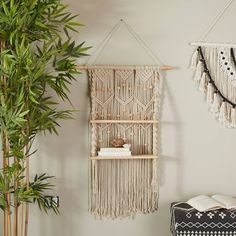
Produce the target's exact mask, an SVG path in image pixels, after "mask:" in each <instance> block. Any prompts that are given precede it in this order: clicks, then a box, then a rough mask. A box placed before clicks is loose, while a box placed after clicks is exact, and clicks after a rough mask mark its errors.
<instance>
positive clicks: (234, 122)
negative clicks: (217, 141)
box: [230, 107, 236, 128]
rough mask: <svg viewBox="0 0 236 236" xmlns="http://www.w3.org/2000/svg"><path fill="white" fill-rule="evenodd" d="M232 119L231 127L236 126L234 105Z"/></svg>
mask: <svg viewBox="0 0 236 236" xmlns="http://www.w3.org/2000/svg"><path fill="white" fill-rule="evenodd" d="M230 120H231V127H233V128H236V109H235V108H234V107H233V108H231V114H230Z"/></svg>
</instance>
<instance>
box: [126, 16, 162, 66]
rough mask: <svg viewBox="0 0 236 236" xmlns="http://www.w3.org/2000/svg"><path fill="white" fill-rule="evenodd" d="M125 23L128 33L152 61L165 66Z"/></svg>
mask: <svg viewBox="0 0 236 236" xmlns="http://www.w3.org/2000/svg"><path fill="white" fill-rule="evenodd" d="M122 21H123V23H124V26H125V27H126V29H127V30H128V32H129V33H130V34H131V35H132V36H133V37H134V38H135V39H136V41H137V42H138V44H139V45H141V47H142V48H143V49H144V50H145V51H146V53H147V54H148V55H149V56H150V57H151V58H152V60H153V61H154V62H155V64H157V65H164V63H163V62H162V61H161V59H160V58H158V57H157V55H155V53H154V52H153V51H152V50H151V49H150V47H149V46H148V45H147V44H146V43H145V42H144V40H143V39H142V38H141V37H140V36H139V35H138V34H137V32H136V31H134V29H133V28H132V27H131V26H130V25H129V24H128V23H126V22H125V21H124V20H122Z"/></svg>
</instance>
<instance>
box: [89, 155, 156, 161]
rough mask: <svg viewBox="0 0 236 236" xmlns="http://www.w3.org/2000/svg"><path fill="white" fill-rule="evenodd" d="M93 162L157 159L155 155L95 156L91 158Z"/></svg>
mask: <svg viewBox="0 0 236 236" xmlns="http://www.w3.org/2000/svg"><path fill="white" fill-rule="evenodd" d="M90 159H91V160H138V159H157V156H154V155H132V156H123V157H120V156H118V157H117V156H109V157H106V156H95V157H90Z"/></svg>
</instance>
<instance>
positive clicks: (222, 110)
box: [219, 101, 228, 124]
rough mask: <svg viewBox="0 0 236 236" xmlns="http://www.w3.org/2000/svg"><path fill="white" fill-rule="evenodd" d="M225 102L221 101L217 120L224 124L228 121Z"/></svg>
mask: <svg viewBox="0 0 236 236" xmlns="http://www.w3.org/2000/svg"><path fill="white" fill-rule="evenodd" d="M227 114H228V112H227V104H226V102H224V101H223V102H222V104H221V107H220V113H219V121H220V122H222V123H224V124H226V123H227V121H228V116H227Z"/></svg>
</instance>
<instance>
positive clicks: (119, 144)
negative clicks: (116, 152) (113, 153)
mask: <svg viewBox="0 0 236 236" xmlns="http://www.w3.org/2000/svg"><path fill="white" fill-rule="evenodd" d="M124 144H125V140H124V139H123V138H116V139H113V140H112V141H111V145H112V146H113V147H116V148H118V147H123V145H124Z"/></svg>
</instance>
